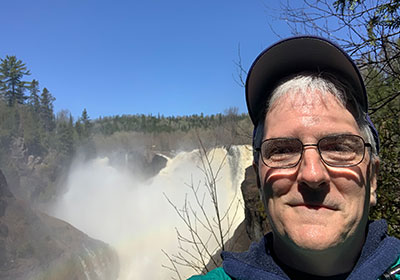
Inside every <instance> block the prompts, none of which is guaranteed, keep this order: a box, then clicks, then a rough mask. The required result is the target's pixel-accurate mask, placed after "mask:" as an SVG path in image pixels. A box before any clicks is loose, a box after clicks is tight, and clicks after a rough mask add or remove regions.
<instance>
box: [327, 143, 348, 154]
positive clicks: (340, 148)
mask: <svg viewBox="0 0 400 280" xmlns="http://www.w3.org/2000/svg"><path fill="white" fill-rule="evenodd" d="M322 150H323V151H326V152H351V151H353V150H354V149H353V147H352V145H349V143H329V144H326V145H324V146H323V147H322Z"/></svg>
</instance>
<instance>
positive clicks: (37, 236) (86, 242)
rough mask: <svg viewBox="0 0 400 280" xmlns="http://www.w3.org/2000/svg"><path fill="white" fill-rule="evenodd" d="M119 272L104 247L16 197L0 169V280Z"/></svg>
mask: <svg viewBox="0 0 400 280" xmlns="http://www.w3.org/2000/svg"><path fill="white" fill-rule="evenodd" d="M118 271H119V265H118V257H117V255H116V253H115V252H114V251H113V250H112V249H111V248H110V247H109V246H108V245H107V244H105V243H103V242H101V241H98V240H94V239H92V238H90V237H88V236H87V235H86V234H84V233H83V232H80V231H79V230H77V229H75V228H74V227H73V226H71V225H70V224H68V223H66V222H63V221H61V220H59V219H56V218H53V217H50V216H48V215H46V214H43V213H40V212H38V211H36V210H34V209H32V208H30V206H29V205H28V204H26V203H25V202H23V201H21V200H18V199H16V198H15V197H14V196H13V195H12V193H11V192H10V190H9V189H8V186H7V182H6V179H5V177H4V175H3V173H2V172H1V171H0V279H3V280H8V279H9V280H11V279H12V280H18V279H21V280H22V279H23V280H25V279H35V280H36V279H61V280H62V279H93V280H100V279H104V280H109V279H116V278H117V277H118Z"/></svg>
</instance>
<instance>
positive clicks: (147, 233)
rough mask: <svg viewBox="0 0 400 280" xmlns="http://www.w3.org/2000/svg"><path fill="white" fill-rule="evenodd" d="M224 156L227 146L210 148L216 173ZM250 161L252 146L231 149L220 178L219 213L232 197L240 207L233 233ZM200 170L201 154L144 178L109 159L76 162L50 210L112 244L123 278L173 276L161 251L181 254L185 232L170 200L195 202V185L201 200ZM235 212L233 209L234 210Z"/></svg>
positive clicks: (178, 158)
mask: <svg viewBox="0 0 400 280" xmlns="http://www.w3.org/2000/svg"><path fill="white" fill-rule="evenodd" d="M226 153H227V151H226V149H224V148H216V149H214V150H212V152H211V155H212V166H213V169H215V170H216V169H217V168H218V166H219V165H220V164H221V161H223V159H224V157H225V155H226ZM121 156H123V155H121ZM121 162H123V159H121ZM251 162H252V157H251V152H250V149H249V147H247V146H233V147H232V148H231V150H230V152H229V154H228V156H227V157H226V159H225V161H224V164H223V168H222V170H221V172H220V174H219V176H218V180H217V186H218V187H217V188H218V189H217V191H218V199H219V205H220V209H222V210H221V211H223V210H224V209H227V208H228V206H229V203H230V202H231V200H232V199H234V201H235V204H238V203H239V207H240V209H239V211H238V213H237V215H236V218H235V220H234V221H233V224H234V226H233V227H232V228H233V229H232V232H231V233H230V234H231V235H232V234H233V231H234V229H235V228H236V226H237V225H238V224H239V223H240V222H241V221H242V220H243V218H244V212H243V206H242V205H241V200H242V195H241V192H240V184H241V182H242V181H243V179H244V174H245V172H244V171H245V168H246V167H248V166H249V165H250V164H251ZM200 166H201V161H200V157H199V153H198V151H196V150H194V151H192V152H181V153H178V154H177V155H175V156H173V157H171V158H168V161H167V164H166V167H165V168H163V169H162V170H161V171H160V172H159V173H158V174H157V175H155V176H154V177H151V178H150V179H147V180H143V179H142V177H141V176H135V175H134V174H135V172H132V170H130V169H129V168H126V167H124V166H123V165H122V166H121V165H118V166H116V165H113V164H112V162H111V161H110V159H109V158H108V157H98V158H95V159H91V160H80V159H76V160H75V161H74V164H73V165H72V167H71V168H70V172H69V174H68V176H67V180H66V185H65V188H66V191H65V193H64V195H62V196H61V198H60V199H59V200H57V202H56V203H55V204H54V205H53V206H52V207H51V210H50V211H49V212H50V214H51V215H53V216H56V217H58V218H60V219H63V220H65V221H67V222H69V223H70V224H72V225H73V226H74V227H76V228H78V229H79V230H81V231H83V232H85V233H86V234H88V235H89V236H90V237H92V238H95V239H99V240H102V241H104V242H106V243H108V244H109V245H111V246H112V247H113V248H114V249H115V250H116V252H117V253H118V255H119V259H120V274H119V279H120V280H128V279H168V278H170V277H171V276H175V274H174V273H173V272H171V271H169V270H168V269H165V268H163V267H162V265H169V263H168V259H167V258H166V257H165V255H164V254H163V253H162V251H161V250H164V251H166V252H167V253H168V254H170V255H172V254H175V253H176V252H177V250H178V249H177V248H178V242H177V236H176V229H178V230H179V231H180V232H181V233H185V230H186V228H185V225H184V224H183V222H182V221H181V220H180V218H179V217H178V215H177V213H176V212H175V210H174V208H173V207H172V206H171V205H170V204H169V202H168V200H167V199H166V196H167V197H168V198H169V199H170V200H171V201H172V202H173V204H174V205H176V206H177V207H178V208H180V207H182V205H183V204H184V201H185V198H186V197H187V199H188V201H189V202H193V201H194V197H193V194H192V193H191V189H190V188H189V187H188V185H190V184H193V185H195V186H199V188H200V194H201V195H200V196H201V197H203V193H206V189H205V187H204V181H205V179H204V173H203V171H202V170H201V168H200ZM205 198H206V199H205V201H206V204H205V209H206V212H207V213H210V214H209V215H210V216H211V215H212V214H211V213H212V211H213V206H212V204H211V202H209V201H207V198H208V196H207V194H206V196H205ZM192 205H194V203H193V204H192ZM234 210H235V207H232V208H231V211H232V212H233V211H234ZM231 217H233V213H231ZM199 231H200V234H202V235H204V236H206V235H205V234H206V233H205V232H201V230H200V229H199ZM212 245H213V244H210V246H212ZM179 271H180V273H181V276H182V277H188V276H190V275H192V274H193V273H194V271H193V270H191V269H188V268H180V269H179Z"/></svg>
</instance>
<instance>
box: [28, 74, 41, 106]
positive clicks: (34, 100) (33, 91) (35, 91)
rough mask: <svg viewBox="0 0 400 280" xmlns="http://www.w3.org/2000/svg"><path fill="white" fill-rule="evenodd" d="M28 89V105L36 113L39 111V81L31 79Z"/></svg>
mask: <svg viewBox="0 0 400 280" xmlns="http://www.w3.org/2000/svg"><path fill="white" fill-rule="evenodd" d="M28 90H29V92H30V95H29V98H28V102H29V105H30V106H31V107H32V109H33V111H34V112H35V113H37V114H38V113H39V112H40V97H39V92H40V90H39V82H38V81H36V80H35V79H34V80H32V82H31V84H30V86H29V87H28Z"/></svg>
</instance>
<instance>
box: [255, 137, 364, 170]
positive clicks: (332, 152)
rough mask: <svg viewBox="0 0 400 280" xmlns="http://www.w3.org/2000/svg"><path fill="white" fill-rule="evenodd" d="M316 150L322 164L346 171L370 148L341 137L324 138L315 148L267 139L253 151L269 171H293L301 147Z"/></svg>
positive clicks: (294, 140) (360, 140) (358, 140)
mask: <svg viewBox="0 0 400 280" xmlns="http://www.w3.org/2000/svg"><path fill="white" fill-rule="evenodd" d="M311 146H314V147H317V149H318V152H319V154H320V156H321V159H322V161H323V162H324V163H325V164H327V165H329V166H333V167H350V166H355V165H357V164H359V163H360V162H362V160H363V159H364V156H365V147H371V144H370V143H365V141H364V139H363V138H362V137H361V136H358V135H351V134H342V135H332V136H326V137H323V138H321V139H319V141H318V143H317V144H303V143H302V142H301V141H300V140H299V139H297V138H271V139H266V140H264V141H263V142H262V143H261V147H260V148H256V151H259V152H261V158H262V161H263V162H264V164H265V165H266V166H268V167H270V168H292V167H295V166H296V165H297V164H298V163H299V162H300V161H301V158H302V156H303V150H304V147H311Z"/></svg>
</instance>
